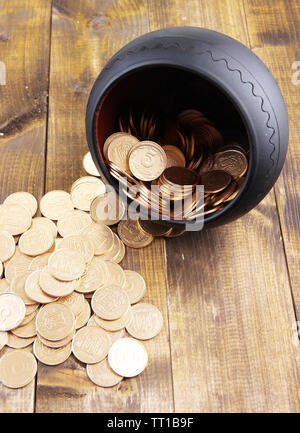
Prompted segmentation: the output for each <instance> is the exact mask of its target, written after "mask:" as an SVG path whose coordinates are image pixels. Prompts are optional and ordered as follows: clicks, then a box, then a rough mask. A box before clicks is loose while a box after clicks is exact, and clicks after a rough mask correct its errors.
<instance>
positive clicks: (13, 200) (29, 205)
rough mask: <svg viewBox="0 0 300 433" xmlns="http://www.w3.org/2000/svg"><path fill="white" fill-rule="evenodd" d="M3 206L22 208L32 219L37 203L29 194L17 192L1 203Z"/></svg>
mask: <svg viewBox="0 0 300 433" xmlns="http://www.w3.org/2000/svg"><path fill="white" fill-rule="evenodd" d="M3 204H17V205H21V206H23V207H24V208H25V209H27V210H28V212H29V213H30V215H31V216H32V217H33V216H34V215H35V213H36V211H37V207H38V204H37V201H36V199H35V197H34V196H33V195H32V194H30V193H29V192H24V191H19V192H14V193H13V194H10V195H9V196H8V197H7V198H6V199H5V200H4V202H3Z"/></svg>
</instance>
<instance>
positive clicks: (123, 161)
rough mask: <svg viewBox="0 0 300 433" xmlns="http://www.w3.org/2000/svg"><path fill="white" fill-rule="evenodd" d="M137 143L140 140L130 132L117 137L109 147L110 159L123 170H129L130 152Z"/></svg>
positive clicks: (108, 156) (108, 154) (108, 155)
mask: <svg viewBox="0 0 300 433" xmlns="http://www.w3.org/2000/svg"><path fill="white" fill-rule="evenodd" d="M137 143H139V140H138V139H137V138H136V137H133V136H132V135H129V134H128V135H122V136H118V137H115V138H114V139H113V140H112V141H111V142H110V144H109V146H108V149H107V158H108V160H109V161H112V162H114V163H115V164H116V165H117V166H118V167H120V168H121V169H122V170H124V171H128V170H129V166H128V157H129V153H130V151H131V149H132V148H133V147H134V146H135V145H136V144H137Z"/></svg>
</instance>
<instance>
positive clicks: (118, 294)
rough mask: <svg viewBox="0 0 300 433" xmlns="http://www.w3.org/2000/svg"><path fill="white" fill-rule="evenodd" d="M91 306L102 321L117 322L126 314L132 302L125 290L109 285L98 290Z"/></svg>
mask: <svg viewBox="0 0 300 433" xmlns="http://www.w3.org/2000/svg"><path fill="white" fill-rule="evenodd" d="M91 305H92V309H93V311H94V313H95V314H97V316H98V317H100V318H101V319H105V320H116V319H119V318H120V317H121V316H122V315H123V314H124V313H126V311H127V310H128V307H129V305H130V302H129V297H128V295H127V293H126V292H125V290H123V289H121V288H120V287H119V286H113V285H109V286H104V287H101V289H98V290H96V292H95V293H94V295H93V297H92V303H91Z"/></svg>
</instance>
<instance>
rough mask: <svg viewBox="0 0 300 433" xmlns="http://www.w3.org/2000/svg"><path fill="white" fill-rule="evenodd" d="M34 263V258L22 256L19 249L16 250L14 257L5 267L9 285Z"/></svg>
mask: <svg viewBox="0 0 300 433" xmlns="http://www.w3.org/2000/svg"><path fill="white" fill-rule="evenodd" d="M31 262H32V257H30V256H26V255H25V254H22V253H21V252H20V250H19V247H17V248H16V252H15V254H14V256H13V257H12V258H11V259H10V260H9V261H8V262H7V264H6V266H5V278H6V280H7V282H8V283H11V282H12V281H13V280H14V279H15V278H16V277H20V276H22V275H23V274H24V273H25V272H26V271H28V267H29V265H30V263H31Z"/></svg>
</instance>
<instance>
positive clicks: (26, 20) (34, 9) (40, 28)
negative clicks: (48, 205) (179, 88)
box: [0, 0, 51, 412]
mask: <svg viewBox="0 0 300 433" xmlns="http://www.w3.org/2000/svg"><path fill="white" fill-rule="evenodd" d="M50 20H51V1H50V0H49V1H47V0H26V1H19V0H11V1H9V2H8V1H5V0H1V1H0V61H1V62H3V63H4V64H5V69H6V80H5V81H6V85H0V133H1V134H0V201H1V202H2V201H3V199H5V197H6V196H7V195H8V194H10V193H12V192H14V191H29V192H31V193H33V194H34V195H35V196H36V197H41V195H42V194H43V191H44V160H45V143H46V121H47V94H48V69H49V47H50ZM5 350H8V349H3V353H4V351H5ZM34 388H35V384H34V381H33V383H31V384H29V385H28V386H26V387H25V388H23V389H21V390H14V389H8V388H5V387H3V386H0V397H1V398H0V412H3V411H4V412H32V411H33V409H34Z"/></svg>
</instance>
